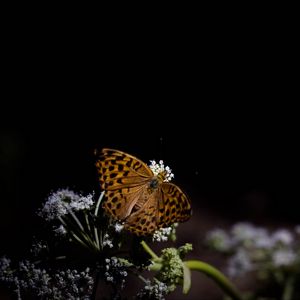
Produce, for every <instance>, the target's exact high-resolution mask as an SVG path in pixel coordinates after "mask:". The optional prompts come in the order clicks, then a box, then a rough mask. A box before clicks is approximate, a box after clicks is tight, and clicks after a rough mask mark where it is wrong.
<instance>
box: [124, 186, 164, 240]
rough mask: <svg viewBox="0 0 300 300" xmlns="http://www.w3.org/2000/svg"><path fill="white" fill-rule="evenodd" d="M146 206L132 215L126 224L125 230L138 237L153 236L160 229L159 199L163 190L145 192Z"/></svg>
mask: <svg viewBox="0 0 300 300" xmlns="http://www.w3.org/2000/svg"><path fill="white" fill-rule="evenodd" d="M143 194H144V196H143V198H144V204H143V205H142V206H141V208H140V209H139V210H137V211H135V212H134V213H132V214H131V215H130V216H129V217H128V218H127V219H126V222H125V229H127V230H129V231H130V232H132V233H134V234H136V235H148V234H153V233H154V232H155V230H157V229H158V228H159V226H158V225H159V224H158V199H160V197H161V190H160V189H157V190H155V191H154V192H153V193H150V194H149V193H148V192H147V189H145V190H144V193H143Z"/></svg>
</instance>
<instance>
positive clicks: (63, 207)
mask: <svg viewBox="0 0 300 300" xmlns="http://www.w3.org/2000/svg"><path fill="white" fill-rule="evenodd" d="M93 196H94V195H93V194H89V195H87V196H82V195H78V194H75V193H74V192H73V191H71V190H68V189H62V190H58V191H57V192H55V193H52V194H51V195H50V196H49V197H48V199H47V201H46V202H45V204H44V207H43V208H42V209H41V210H40V211H39V212H38V215H40V216H41V217H44V218H45V219H46V220H47V221H49V220H53V219H57V218H59V217H61V216H64V215H66V214H68V213H69V212H70V211H79V210H86V209H90V208H91V206H93V205H94V200H93Z"/></svg>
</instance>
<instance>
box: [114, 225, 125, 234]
mask: <svg viewBox="0 0 300 300" xmlns="http://www.w3.org/2000/svg"><path fill="white" fill-rule="evenodd" d="M123 228H124V224H120V223H115V231H116V232H121V231H122V230H123Z"/></svg>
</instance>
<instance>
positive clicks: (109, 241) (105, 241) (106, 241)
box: [102, 233, 114, 248]
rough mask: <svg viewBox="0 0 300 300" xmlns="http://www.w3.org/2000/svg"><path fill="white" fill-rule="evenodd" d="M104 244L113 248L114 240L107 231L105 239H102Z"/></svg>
mask: <svg viewBox="0 0 300 300" xmlns="http://www.w3.org/2000/svg"><path fill="white" fill-rule="evenodd" d="M102 246H103V247H105V246H108V247H109V248H113V246H114V244H113V242H112V240H111V239H110V237H109V235H108V234H107V233H106V234H104V236H103V241H102Z"/></svg>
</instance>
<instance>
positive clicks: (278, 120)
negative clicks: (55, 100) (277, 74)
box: [0, 96, 299, 253]
mask: <svg viewBox="0 0 300 300" xmlns="http://www.w3.org/2000/svg"><path fill="white" fill-rule="evenodd" d="M100 98H101V97H100ZM104 100H105V101H107V102H109V101H111V104H107V103H104V104H103V106H101V105H99V106H97V108H96V107H94V108H93V109H92V107H91V109H86V106H83V109H82V110H81V109H80V105H79V107H78V106H77V107H76V109H75V110H74V109H73V112H71V108H72V107H69V108H68V109H63V108H62V107H57V106H56V107H51V108H49V109H45V110H44V111H43V112H40V111H39V112H38V111H36V112H34V113H33V112H31V113H24V114H23V115H22V117H21V118H19V117H17V118H14V121H12V119H11V126H10V124H8V123H6V124H5V125H6V126H3V127H2V130H1V136H0V142H1V152H0V153H1V156H0V164H1V173H0V174H1V175H0V176H1V236H2V241H5V242H4V243H1V252H4V253H5V252H7V251H8V252H12V253H18V252H19V251H23V250H24V249H23V248H22V247H21V248H20V247H19V246H20V245H23V244H24V245H25V244H26V243H27V241H28V242H30V238H29V237H31V235H32V234H33V233H34V231H35V230H36V228H38V227H39V226H40V224H41V223H43V222H42V220H40V219H39V218H37V217H36V216H35V212H36V210H37V209H38V208H40V207H41V205H42V203H43V202H44V201H45V199H46V197H47V195H49V193H50V192H51V191H55V190H57V189H59V188H66V187H69V188H71V189H74V190H75V191H78V192H80V191H83V192H85V193H88V192H92V191H93V190H95V191H99V185H98V181H97V175H96V170H95V166H94V163H95V157H94V155H93V151H94V149H101V148H102V147H110V148H116V149H119V150H122V151H125V152H128V153H130V154H133V155H135V156H137V157H138V158H140V159H142V160H143V161H145V162H149V160H150V159H156V160H159V159H161V158H162V159H164V161H165V163H166V164H168V165H169V166H170V167H171V168H172V170H173V172H174V173H175V179H174V182H175V183H176V184H177V185H179V186H180V187H182V188H183V189H184V190H185V191H186V193H187V194H188V195H189V197H190V198H191V201H192V204H193V210H194V216H193V218H199V220H198V223H197V224H198V225H199V226H200V227H201V222H202V221H203V222H205V220H206V218H209V217H210V216H212V217H213V218H216V220H218V218H219V220H220V224H223V223H222V222H224V220H225V221H226V222H229V223H232V222H235V221H240V220H248V221H252V222H254V223H257V224H264V225H268V224H269V225H278V226H280V225H283V224H287V225H292V224H296V223H297V222H299V219H298V215H299V214H298V211H299V201H298V197H299V195H298V183H297V172H298V156H297V153H298V149H299V146H298V145H297V129H296V122H297V120H296V119H293V115H292V111H291V114H290V116H288V115H285V113H284V112H283V111H280V107H277V112H276V113H275V112H272V109H273V108H275V104H273V105H270V106H269V107H268V108H267V110H264V111H261V110H260V107H258V106H254V104H252V103H249V105H250V104H251V105H253V106H252V107H251V108H249V109H248V108H247V107H246V108H244V109H243V110H241V109H240V108H239V107H237V105H236V104H234V105H232V107H231V113H230V112H229V113H227V112H225V108H227V109H228V108H229V107H228V106H227V105H223V106H224V110H223V108H222V107H220V106H219V105H218V104H216V105H212V106H213V107H212V106H210V107H209V106H208V105H205V102H209V100H201V97H200V96H199V100H197V101H195V103H190V104H188V103H187V102H185V101H183V100H179V101H178V103H177V104H175V103H174V104H172V103H170V104H168V105H167V106H166V107H165V108H164V107H163V106H162V103H163V101H162V102H161V103H158V102H155V101H154V100H150V101H148V100H140V106H138V109H136V104H134V103H130V101H127V100H121V101H120V102H119V103H118V104H114V101H113V100H111V99H110V100H109V99H104ZM99 101H100V100H99ZM80 103H84V101H83V100H82V102H80ZM98 107H99V108H98ZM73 108H74V107H73ZM84 108H85V109H84ZM133 108H135V109H133ZM69 109H70V110H69ZM250 109H251V110H253V112H251V110H250ZM229 110H230V109H229ZM249 114H250V116H249ZM214 222H216V221H215V219H214ZM187 224H188V223H187ZM214 225H215V226H218V224H217V223H216V224H214ZM186 226H188V225H186Z"/></svg>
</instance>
